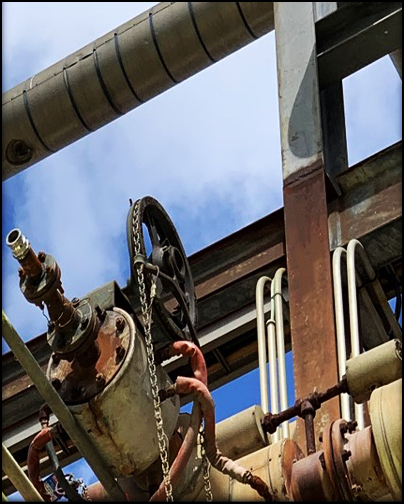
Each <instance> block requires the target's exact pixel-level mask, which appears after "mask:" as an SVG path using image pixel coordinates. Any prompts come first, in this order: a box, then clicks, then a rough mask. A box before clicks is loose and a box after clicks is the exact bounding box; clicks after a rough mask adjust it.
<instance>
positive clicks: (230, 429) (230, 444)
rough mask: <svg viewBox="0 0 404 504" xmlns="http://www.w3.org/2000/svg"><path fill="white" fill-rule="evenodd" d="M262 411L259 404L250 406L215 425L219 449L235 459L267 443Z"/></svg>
mask: <svg viewBox="0 0 404 504" xmlns="http://www.w3.org/2000/svg"><path fill="white" fill-rule="evenodd" d="M263 418H264V412H263V411H262V409H261V408H260V407H259V406H256V405H255V406H251V407H250V408H247V409H245V410H243V411H240V412H239V413H237V414H236V415H233V416H231V417H229V418H226V419H225V420H222V421H221V422H219V423H218V424H217V425H216V443H217V446H218V448H219V450H220V451H221V452H222V453H223V454H224V455H226V457H229V458H231V459H234V460H237V459H239V458H241V457H244V456H245V455H248V454H249V453H252V452H254V451H256V450H259V449H261V448H263V447H264V446H266V445H267V444H268V440H267V438H266V434H265V433H264V431H263V430H262V426H261V420H262V419H263Z"/></svg>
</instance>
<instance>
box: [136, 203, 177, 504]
mask: <svg viewBox="0 0 404 504" xmlns="http://www.w3.org/2000/svg"><path fill="white" fill-rule="evenodd" d="M139 201H140V200H139ZM139 201H137V202H136V204H135V208H134V210H133V214H132V232H133V247H134V256H135V257H136V256H137V255H140V254H141V244H140V231H139V230H140V229H141V228H140V223H139ZM136 273H137V281H138V286H139V295H140V304H141V308H142V315H143V321H144V330H145V342H146V351H147V362H148V366H149V375H150V383H151V389H152V395H153V403H154V418H155V420H156V427H157V438H158V444H159V451H160V459H161V467H162V470H163V478H164V486H165V490H166V501H167V502H174V497H173V489H172V485H171V481H170V465H169V462H168V449H167V445H168V440H167V436H166V435H165V433H164V429H163V417H162V414H161V405H160V397H159V389H158V384H157V373H156V365H155V363H154V349H153V342H152V336H151V321H152V304H153V299H154V297H155V295H156V280H154V282H153V283H152V286H151V289H150V305H148V303H147V296H146V283H145V279H144V264H143V263H141V262H138V263H137V264H136Z"/></svg>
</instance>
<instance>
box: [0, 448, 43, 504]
mask: <svg viewBox="0 0 404 504" xmlns="http://www.w3.org/2000/svg"><path fill="white" fill-rule="evenodd" d="M1 446H2V447H1V455H2V461H1V464H2V468H3V471H4V473H5V474H7V476H8V477H9V478H10V481H11V482H12V483H13V485H14V486H15V488H16V490H17V491H18V492H20V494H21V495H22V497H23V499H24V500H26V501H27V502H43V498H42V496H41V494H40V493H39V492H38V490H37V489H36V488H35V487H34V485H33V484H32V483H31V481H30V480H29V479H28V478H27V476H26V474H25V472H24V471H23V470H22V469H21V467H20V466H19V464H17V462H16V461H15V459H14V457H13V456H12V455H11V453H10V452H9V450H8V449H7V447H6V446H5V445H4V443H2V445H1ZM3 495H4V494H3ZM3 500H5V501H7V500H8V499H6V498H4V499H3Z"/></svg>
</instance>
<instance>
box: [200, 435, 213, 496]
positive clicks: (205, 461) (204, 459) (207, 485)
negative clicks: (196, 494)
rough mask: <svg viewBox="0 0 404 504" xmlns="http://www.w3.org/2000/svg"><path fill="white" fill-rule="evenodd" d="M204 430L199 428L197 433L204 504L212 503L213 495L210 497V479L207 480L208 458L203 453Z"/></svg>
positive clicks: (208, 470) (208, 471)
mask: <svg viewBox="0 0 404 504" xmlns="http://www.w3.org/2000/svg"><path fill="white" fill-rule="evenodd" d="M204 434H205V429H204V428H203V427H202V426H201V429H200V431H199V435H200V441H201V455H202V467H203V484H204V487H205V496H206V502H212V501H213V495H212V487H211V486H210V478H209V473H210V465H209V462H208V457H207V456H206V452H205V446H204V445H205V435H204Z"/></svg>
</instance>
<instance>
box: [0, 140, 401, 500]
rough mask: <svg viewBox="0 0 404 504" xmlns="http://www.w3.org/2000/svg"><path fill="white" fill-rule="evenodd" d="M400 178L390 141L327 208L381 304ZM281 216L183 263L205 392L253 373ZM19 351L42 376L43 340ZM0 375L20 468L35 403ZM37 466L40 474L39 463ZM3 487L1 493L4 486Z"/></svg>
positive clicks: (7, 430) (8, 358) (120, 297)
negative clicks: (365, 260)
mask: <svg viewBox="0 0 404 504" xmlns="http://www.w3.org/2000/svg"><path fill="white" fill-rule="evenodd" d="M401 177H402V169H401V142H398V143H397V144H395V145H392V146H390V147H388V148H387V149H385V150H384V151H382V152H380V153H378V154H376V155H374V156H371V157H370V158H368V159H366V160H365V161H362V162H360V163H358V164H357V165H355V166H353V167H351V168H349V170H348V171H347V172H345V173H343V174H341V175H339V176H338V183H339V185H340V187H341V190H342V195H341V196H340V197H339V198H337V199H335V200H333V201H330V200H329V201H328V210H329V213H330V215H329V220H328V223H329V232H330V242H331V243H330V246H331V248H332V249H333V248H335V247H336V246H339V245H345V244H346V243H347V241H348V240H349V239H350V238H352V236H351V234H352V233H355V237H356V238H359V239H360V240H361V242H362V243H363V245H364V247H365V248H366V250H367V252H368V255H369V258H370V260H371V263H372V265H373V267H374V268H375V270H376V271H377V275H378V278H379V280H380V282H381V285H382V287H383V290H384V291H385V292H386V294H387V296H388V298H389V299H390V298H391V297H393V296H394V295H395V284H394V282H393V281H392V277H391V275H390V274H389V272H388V271H387V269H386V268H385V267H384V266H385V265H386V263H391V264H392V267H393V269H394V272H395V274H396V276H397V279H398V282H399V283H400V284H401V277H402V266H401V254H402V226H401V214H402V209H401V207H402V200H401ZM283 217H284V212H283V209H280V210H277V211H276V212H273V213H272V214H270V215H268V216H266V217H264V218H262V219H260V220H259V221H256V222H254V223H253V224H250V225H249V226H247V227H245V228H243V229H241V230H239V231H237V232H235V233H233V234H231V235H229V236H227V237H226V238H224V239H222V240H220V241H218V242H217V243H214V244H212V245H210V246H208V247H206V249H203V250H201V251H199V252H197V253H195V254H193V255H192V256H191V257H190V258H189V261H190V264H191V269H192V275H193V277H194V279H195V285H196V293H197V296H198V307H199V309H198V312H199V322H200V329H199V331H198V336H199V339H200V342H201V345H202V349H203V352H204V354H205V357H206V361H207V366H208V373H209V383H210V384H211V389H214V388H216V387H217V386H220V385H222V384H224V383H227V382H228V381H229V380H231V379H234V378H235V377H238V376H240V375H241V374H243V373H245V372H247V371H250V370H251V369H254V368H255V367H256V366H257V344H256V331H255V320H254V304H255V303H254V300H253V293H254V288H255V284H256V281H257V280H258V278H259V277H260V276H261V275H263V274H265V275H269V276H271V274H272V275H273V274H274V272H275V271H276V269H277V268H278V267H285V265H286V257H285V251H284V249H285V247H284V223H283ZM255 258H257V262H255ZM90 294H91V295H90V296H89V297H90V302H91V303H92V300H93V298H94V300H95V301H94V303H92V306H93V307H94V306H95V304H99V305H100V306H101V307H102V308H103V309H110V308H112V306H114V305H116V306H119V307H121V308H123V309H125V310H126V311H130V308H131V306H130V304H129V302H128V300H127V298H126V297H125V295H124V294H126V295H127V297H128V298H129V299H130V303H131V304H132V306H133V307H134V308H135V307H136V300H135V298H134V296H133V293H132V291H131V290H130V289H127V288H125V289H123V292H122V291H121V290H120V288H119V287H118V286H117V285H116V284H115V283H114V282H111V285H110V284H107V285H106V286H104V287H102V288H99V289H97V290H96V291H94V292H92V293H90ZM235 294H236V295H235ZM86 297H87V296H86ZM247 315H248V317H247ZM285 322H286V325H285V334H286V345H287V349H289V348H290V332H289V322H288V320H286V319H285ZM27 345H28V348H29V349H30V351H31V352H32V353H33V355H34V357H35V358H36V360H37V361H38V362H39V364H40V365H41V366H42V368H43V369H44V370H45V369H46V365H47V362H48V360H49V358H50V355H51V350H50V348H49V346H48V345H47V344H46V334H42V335H40V336H38V337H36V338H33V339H31V340H30V341H28V343H27ZM216 347H217V348H219V349H220V351H221V353H222V354H223V355H224V356H225V358H226V360H227V361H228V363H229V364H230V367H231V372H230V373H227V372H226V371H225V370H224V369H223V367H222V365H221V364H220V363H219V362H218V361H217V360H216V358H215V357H214V355H213V353H212V349H214V348H216ZM185 365H186V360H185V359H182V358H178V359H177V360H175V361H173V362H169V363H167V367H168V368H169V373H170V376H171V378H172V379H173V380H175V377H176V376H177V374H178V373H181V374H184V373H185V374H186V373H187V370H186V369H184V366H185ZM2 371H3V372H2V405H3V415H2V427H3V439H4V442H5V443H6V446H7V447H8V448H9V449H10V450H11V451H12V453H13V455H14V456H15V457H16V459H17V460H18V461H19V462H21V463H23V462H24V461H25V460H26V454H27V448H28V444H29V442H30V440H31V439H32V437H33V435H34V433H35V432H36V430H35V429H36V426H37V412H38V410H39V408H40V406H41V405H42V404H43V400H42V398H41V397H40V396H39V394H38V392H37V391H36V389H35V387H33V386H32V382H31V380H30V378H29V377H28V376H27V375H26V374H25V373H24V371H23V370H22V369H21V366H20V365H19V363H18V362H17V361H16V360H15V359H14V357H13V355H12V353H11V352H8V353H6V354H4V355H3V356H2ZM302 446H304V441H303V444H302ZM59 456H60V460H61V463H62V464H65V463H70V462H72V461H73V460H74V459H75V458H77V457H78V456H79V455H78V453H77V451H76V449H75V448H74V447H73V448H72V452H71V455H69V456H66V454H64V453H60V454H59ZM41 467H42V468H44V470H45V471H46V467H47V465H46V461H44V463H43V465H42V466H41ZM3 485H4V486H3V489H4V491H5V492H6V493H7V494H8V493H9V492H10V490H11V486H10V484H9V482H8V481H7V482H3Z"/></svg>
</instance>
